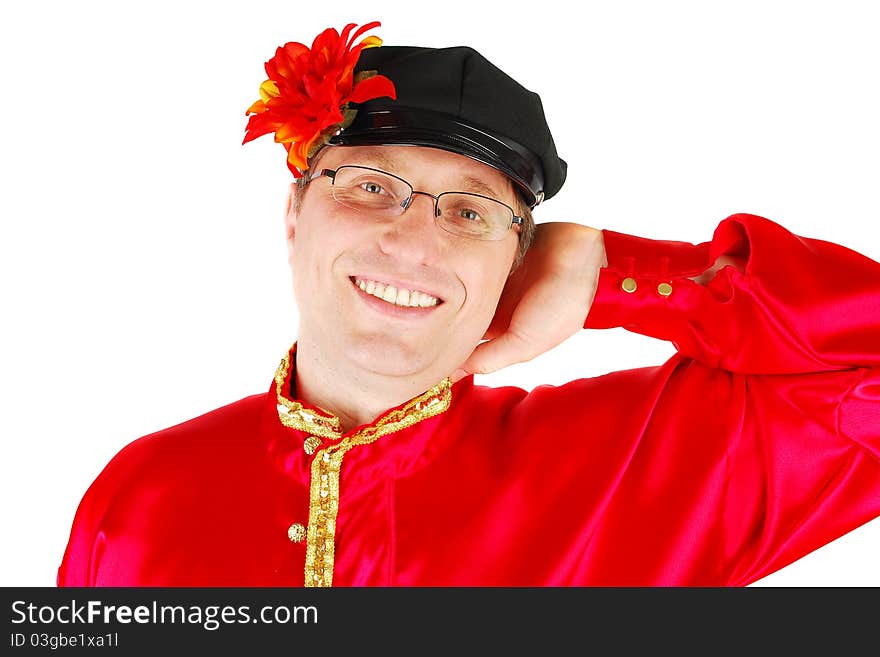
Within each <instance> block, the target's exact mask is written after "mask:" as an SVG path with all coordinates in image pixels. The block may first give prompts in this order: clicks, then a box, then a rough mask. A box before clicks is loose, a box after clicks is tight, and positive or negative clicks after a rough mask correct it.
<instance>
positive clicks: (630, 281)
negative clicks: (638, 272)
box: [620, 277, 638, 292]
mask: <svg viewBox="0 0 880 657" xmlns="http://www.w3.org/2000/svg"><path fill="white" fill-rule="evenodd" d="M620 287H621V288H623V291H624V292H635V291H636V288H637V287H638V285H636V279H634V278H629V277H627V278H624V279H623V283H621V284H620Z"/></svg>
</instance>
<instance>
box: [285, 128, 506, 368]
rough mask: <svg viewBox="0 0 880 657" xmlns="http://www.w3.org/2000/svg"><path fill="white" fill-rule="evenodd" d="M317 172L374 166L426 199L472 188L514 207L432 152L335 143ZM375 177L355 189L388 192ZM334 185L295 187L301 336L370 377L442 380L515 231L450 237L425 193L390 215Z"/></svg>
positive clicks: (479, 331)
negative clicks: (349, 201)
mask: <svg viewBox="0 0 880 657" xmlns="http://www.w3.org/2000/svg"><path fill="white" fill-rule="evenodd" d="M315 164H316V169H317V170H331V171H336V170H338V169H339V168H340V167H344V166H345V167H352V166H358V167H369V168H370V169H379V170H381V171H384V172H387V173H389V174H392V175H393V176H396V177H398V178H400V179H402V180H405V181H407V182H408V183H409V184H410V185H411V186H412V188H413V189H414V190H416V191H418V192H425V193H427V194H430V195H433V196H438V195H440V194H442V193H444V192H468V193H477V194H481V195H485V196H491V197H492V198H493V199H497V200H498V201H500V202H501V203H503V204H506V205H510V206H511V207H513V206H515V205H516V202H517V201H516V198H517V193H516V192H515V190H514V185H513V184H512V183H511V181H510V180H509V178H507V177H506V176H505V175H504V174H502V173H501V172H500V171H498V170H497V169H494V168H492V167H490V166H488V165H486V164H483V163H482V162H477V161H476V160H473V159H471V158H468V157H466V156H463V155H459V154H457V153H451V152H449V151H446V150H443V149H438V148H432V147H423V146H396V145H389V146H333V147H328V148H326V149H324V150H323V151H322V152H321V153H320V155H319V157H318V158H317V161H316V163H315ZM376 180H379V181H380V182H381V178H376V179H373V178H369V179H367V178H364V179H363V180H362V181H360V179H358V181H356V182H358V184H360V185H361V189H360V192H361V193H364V194H377V195H382V194H387V193H388V192H389V190H386V189H384V188H383V187H382V186H381V185H378V184H377V183H376ZM334 184H335V183H334V181H333V180H331V177H330V176H327V175H323V176H318V177H315V178H313V179H311V181H310V182H309V183H308V186H307V187H305V188H304V189H303V188H300V187H299V186H298V185H297V184H295V183H294V184H291V187H290V200H289V205H288V212H287V215H286V229H287V239H288V247H289V257H290V264H291V268H292V271H293V282H294V290H295V293H296V298H297V306H298V308H299V310H300V338H301V339H304V340H308V341H311V342H317V343H319V344H322V345H323V346H324V347H325V348H326V349H327V350H330V351H332V353H334V354H337V355H339V356H342V357H344V358H345V359H346V360H347V361H349V362H353V363H356V364H357V365H358V366H359V367H361V368H363V369H366V370H369V371H372V372H375V373H383V374H386V375H389V376H403V377H405V376H415V375H417V374H419V373H424V372H431V373H433V375H434V377H435V378H437V379H439V378H442V377H443V376H446V375H447V374H449V373H450V372H451V371H452V370H453V369H454V368H455V367H457V366H458V365H459V364H460V363H461V362H463V361H464V360H465V358H467V356H468V355H469V353H470V351H471V350H473V348H474V346H476V344H477V343H478V342H479V341H480V339H481V338H482V336H483V334H484V333H485V331H486V329H487V328H488V326H489V323H490V322H491V320H492V317H493V315H494V312H495V307H496V305H497V303H498V299H499V297H500V295H501V291H502V290H503V288H504V284H505V282H506V280H507V277H508V275H509V272H510V270H511V268H512V266H513V263H514V260H515V258H516V255H517V252H518V249H519V226H517V225H515V224H514V225H512V226H510V227H509V228H507V229H506V230H505V232H503V233H501V237H500V239H496V240H485V239H477V238H475V237H468V236H464V235H458V234H453V233H451V232H449V231H448V230H444V229H442V228H440V227H439V226H438V218H437V216H436V214H435V212H434V209H435V200H434V199H432V198H430V197H429V196H427V195H425V194H414V195H413V196H412V203H411V204H410V205H409V206H408V207H407V208H406V210H405V211H404V212H402V213H399V214H396V215H391V214H388V213H385V212H379V211H369V210H364V209H356V208H353V207H351V206H350V205H346V204H345V203H342V202H340V201H339V200H338V198H339V195H338V194H337V193H335V191H334V188H333V185H334ZM306 190H308V191H307V193H305V192H306Z"/></svg>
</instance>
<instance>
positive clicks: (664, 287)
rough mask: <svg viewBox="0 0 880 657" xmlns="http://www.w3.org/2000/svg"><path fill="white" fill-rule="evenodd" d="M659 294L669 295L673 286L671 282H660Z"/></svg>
mask: <svg viewBox="0 0 880 657" xmlns="http://www.w3.org/2000/svg"><path fill="white" fill-rule="evenodd" d="M657 294H659V295H660V296H664V297H668V296H669V295H670V294H672V286H671V285H670V284H669V283H660V285H658V286H657Z"/></svg>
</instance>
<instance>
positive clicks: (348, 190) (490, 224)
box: [306, 165, 523, 241]
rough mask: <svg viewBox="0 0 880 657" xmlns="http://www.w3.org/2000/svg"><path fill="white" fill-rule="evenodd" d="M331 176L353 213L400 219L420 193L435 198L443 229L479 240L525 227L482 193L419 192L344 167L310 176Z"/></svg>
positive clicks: (384, 176)
mask: <svg viewBox="0 0 880 657" xmlns="http://www.w3.org/2000/svg"><path fill="white" fill-rule="evenodd" d="M321 176H327V177H328V178H330V181H331V187H330V190H331V194H332V196H333V198H334V199H335V200H336V201H337V202H338V203H340V204H342V205H344V206H345V207H347V208H351V209H352V210H360V211H363V212H372V213H375V214H378V215H385V216H389V217H396V216H400V215H402V214H403V213H404V212H406V209H407V208H408V207H409V206H410V205H412V202H413V197H414V196H415V195H416V194H423V195H424V196H428V197H430V198H432V199H434V218H435V219H436V221H437V225H438V226H439V227H440V228H442V229H443V230H445V231H447V232H449V233H452V234H453V235H460V236H462V237H470V238H474V239H478V240H491V241H496V240H500V239H503V238H504V236H505V235H507V231H508V230H510V227H511V226H513V225H514V224H519V225H522V223H523V218H522V217H518V216H517V215H516V213H515V212H514V211H513V208H511V207H510V206H509V205H506V204H504V203H502V202H501V201H498V200H496V199H494V198H490V197H488V196H483V195H482V194H472V193H470V192H443V193H442V194H438V195H437V196H435V195H433V194H429V193H428V192H417V191H415V190H414V189H413V187H412V185H410V184H409V183H408V182H407V181H405V180H404V179H403V178H399V177H398V176H395V175H394V174H391V173H386V172H385V171H380V170H379V169H373V168H371V167H361V166H353V165H344V166H341V167H338V168H336V169H322V170H321V171H317V172H315V173H314V174H312V175H310V176H309V177H308V180H307V181H306V182H307V183H309V182H311V181H313V180H314V179H315V178H320V177H321Z"/></svg>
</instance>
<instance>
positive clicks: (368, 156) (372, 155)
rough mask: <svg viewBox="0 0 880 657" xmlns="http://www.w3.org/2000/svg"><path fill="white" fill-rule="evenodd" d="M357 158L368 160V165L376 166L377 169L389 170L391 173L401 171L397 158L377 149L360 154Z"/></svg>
mask: <svg viewBox="0 0 880 657" xmlns="http://www.w3.org/2000/svg"><path fill="white" fill-rule="evenodd" d="M357 159H359V160H361V161H364V162H366V163H367V164H368V165H372V166H375V167H376V168H377V169H382V170H383V171H388V172H389V173H398V172H399V171H400V167H399V166H398V164H397V160H395V159H394V158H392V157H389V156H387V155H385V154H383V153H379V152H376V151H373V152H368V153H363V154H361V155H359V156H358V158H357Z"/></svg>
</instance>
